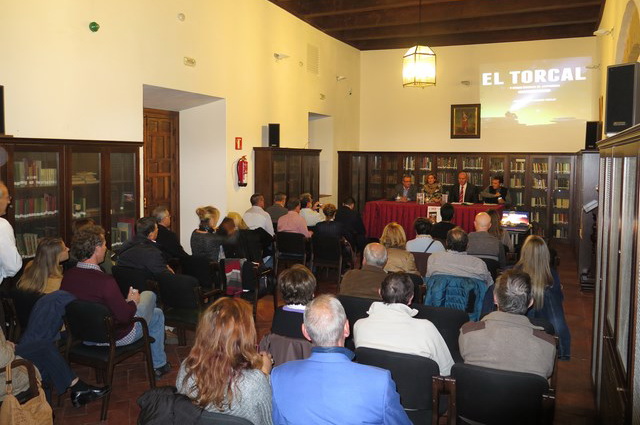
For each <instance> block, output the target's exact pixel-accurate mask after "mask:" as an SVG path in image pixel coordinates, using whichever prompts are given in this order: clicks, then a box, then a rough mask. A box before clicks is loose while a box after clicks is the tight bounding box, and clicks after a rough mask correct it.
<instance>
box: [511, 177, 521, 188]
mask: <svg viewBox="0 0 640 425" xmlns="http://www.w3.org/2000/svg"><path fill="white" fill-rule="evenodd" d="M509 184H510V185H511V187H524V177H522V176H511V178H510V179H509Z"/></svg>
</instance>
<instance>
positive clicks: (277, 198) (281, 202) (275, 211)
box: [266, 192, 289, 224]
mask: <svg viewBox="0 0 640 425" xmlns="http://www.w3.org/2000/svg"><path fill="white" fill-rule="evenodd" d="M286 203H287V195H285V194H284V193H283V192H276V194H275V195H273V205H271V206H270V207H269V208H267V209H266V211H267V212H268V213H269V215H270V216H271V221H272V222H273V223H274V224H278V220H279V219H280V217H282V216H283V215H285V214H286V213H288V212H289V210H287V208H286V207H285V205H286Z"/></svg>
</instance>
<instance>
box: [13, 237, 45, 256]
mask: <svg viewBox="0 0 640 425" xmlns="http://www.w3.org/2000/svg"><path fill="white" fill-rule="evenodd" d="M38 239H39V238H38V235H37V234H36V233H18V234H17V235H16V247H17V248H18V253H20V256H22V257H23V258H24V257H35V255H36V248H37V247H38Z"/></svg>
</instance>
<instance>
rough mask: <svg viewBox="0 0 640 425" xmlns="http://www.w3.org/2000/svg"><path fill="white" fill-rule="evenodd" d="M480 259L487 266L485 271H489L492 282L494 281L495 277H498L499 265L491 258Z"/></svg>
mask: <svg viewBox="0 0 640 425" xmlns="http://www.w3.org/2000/svg"><path fill="white" fill-rule="evenodd" d="M480 259H481V260H482V261H484V263H485V264H486V265H487V269H488V270H489V273H491V277H492V278H493V280H496V277H498V269H499V268H500V263H499V262H498V261H497V260H494V259H492V258H480Z"/></svg>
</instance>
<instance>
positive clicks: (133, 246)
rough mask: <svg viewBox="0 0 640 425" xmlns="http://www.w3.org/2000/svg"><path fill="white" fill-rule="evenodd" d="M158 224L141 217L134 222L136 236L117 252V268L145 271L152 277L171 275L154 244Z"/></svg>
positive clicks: (160, 252)
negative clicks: (164, 274) (163, 274)
mask: <svg viewBox="0 0 640 425" xmlns="http://www.w3.org/2000/svg"><path fill="white" fill-rule="evenodd" d="M157 236H158V224H157V223H156V219H155V218H153V217H142V218H141V219H139V220H138V221H137V222H136V235H135V236H134V237H133V238H132V239H130V240H128V241H127V242H125V243H124V244H123V245H122V248H121V249H120V251H118V266H122V267H131V268H134V269H142V270H147V271H148V272H149V273H151V274H152V275H153V276H158V275H160V274H162V273H167V272H169V273H173V270H172V269H171V267H169V265H168V264H167V260H166V259H165V258H164V256H163V255H162V251H161V250H160V248H159V247H158V245H157V244H156V237H157Z"/></svg>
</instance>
